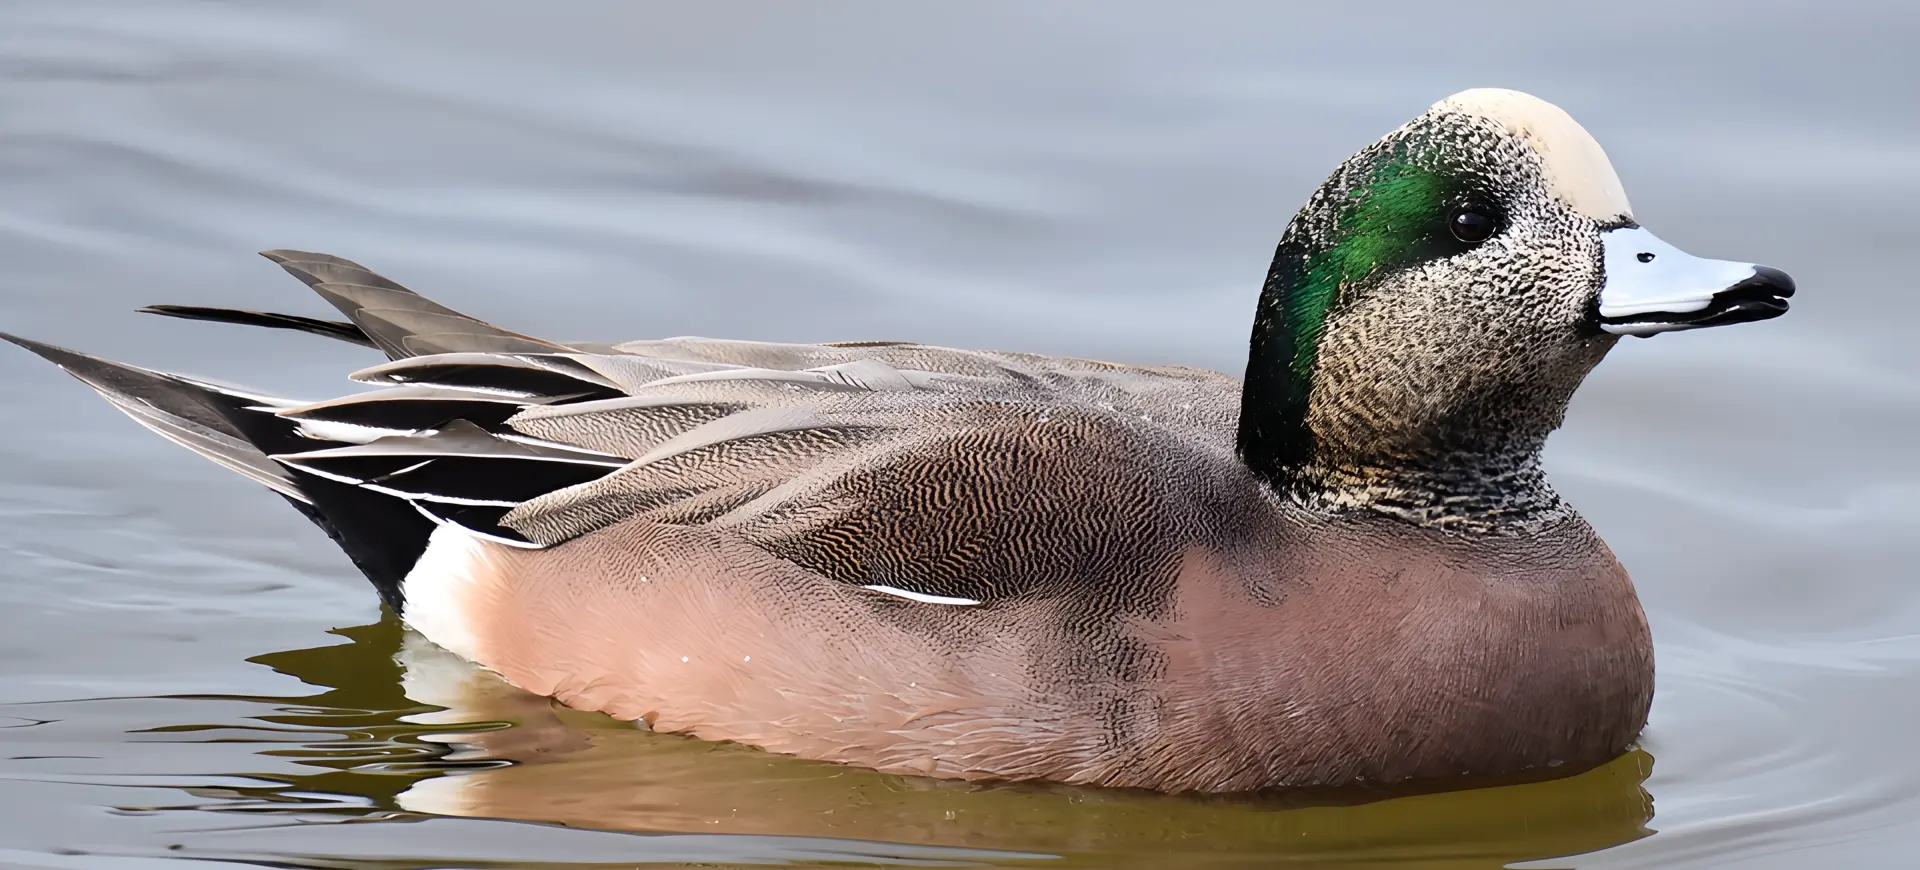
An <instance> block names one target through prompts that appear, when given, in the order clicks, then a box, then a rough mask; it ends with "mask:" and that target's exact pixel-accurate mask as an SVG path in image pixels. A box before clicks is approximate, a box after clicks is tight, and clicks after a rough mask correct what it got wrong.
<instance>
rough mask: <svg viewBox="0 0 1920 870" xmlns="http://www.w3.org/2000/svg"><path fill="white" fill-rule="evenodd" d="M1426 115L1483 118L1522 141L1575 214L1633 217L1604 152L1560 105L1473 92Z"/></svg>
mask: <svg viewBox="0 0 1920 870" xmlns="http://www.w3.org/2000/svg"><path fill="white" fill-rule="evenodd" d="M1427 111H1428V112H1430V113H1459V114H1463V115H1474V116H1477V117H1481V118H1485V119H1487V120H1489V121H1492V122H1494V123H1496V124H1499V125H1501V126H1503V127H1505V128H1506V129H1507V132H1509V133H1512V134H1513V135H1515V136H1519V137H1520V138H1522V139H1525V140H1527V142H1528V143H1529V144H1531V145H1532V146H1533V150H1534V152H1535V153H1537V154H1539V155H1540V161H1541V163H1542V164H1544V166H1545V173H1546V181H1547V188H1548V189H1549V190H1550V191H1551V192H1552V193H1553V195H1554V196H1555V197H1556V198H1558V199H1559V200H1560V201H1561V202H1563V203H1566V204H1567V206H1568V207H1569V208H1572V209H1573V210H1574V211H1577V212H1580V213H1581V214H1584V215H1586V216H1587V217H1590V218H1593V219H1594V220H1597V221H1601V222H1603V223H1606V222H1611V221H1616V220H1620V219H1623V218H1631V217H1632V216H1633V207H1632V206H1630V205H1628V204H1627V191H1626V188H1624V187H1622V186H1621V185H1620V176H1619V175H1618V174H1617V173H1615V172H1614V171H1613V162H1612V161H1610V160H1608V159H1607V152H1605V151H1603V150H1601V149H1600V143H1599V142H1595V141H1594V140H1593V136H1592V135H1591V134H1589V133H1588V132H1587V130H1586V128H1585V127H1582V126H1580V123H1579V122H1578V121H1575V120H1573V116H1572V115H1569V114H1567V113H1566V110H1564V109H1561V108H1560V107H1559V106H1556V105H1554V104H1552V103H1549V102H1547V101H1546V100H1543V99H1540V98H1539V97H1536V96H1533V95H1532V94H1523V93H1521V92H1519V91H1509V90H1506V89H1504V88H1475V89H1473V90H1470V91H1461V92H1460V93H1457V94H1454V95H1453V96H1451V97H1448V98H1446V99H1444V100H1441V101H1440V102H1438V103H1434V104H1433V108H1431V109H1428V110H1427Z"/></svg>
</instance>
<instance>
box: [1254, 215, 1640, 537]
mask: <svg viewBox="0 0 1920 870" xmlns="http://www.w3.org/2000/svg"><path fill="white" fill-rule="evenodd" d="M1295 236H1296V233H1294V232H1292V231H1290V232H1289V234H1288V238H1287V239H1285V240H1283V241H1282V243H1281V245H1280V249H1279V251H1277V252H1276V256H1275V258H1274V264H1273V268H1272V270H1271V271H1270V272H1269V274H1268V276H1267V282H1266V287H1265V289H1264V292H1263V293H1262V294H1261V300H1260V307H1259V309H1258V311H1257V312H1256V314H1255V318H1254V328H1253V337H1252V342H1251V347H1250V353H1249V357H1248V364H1247V374H1246V380H1245V382H1244V386H1243V394H1242V399H1241V411H1240V423H1239V438H1238V448H1239V453H1240V456H1241V459H1242V461H1244V462H1245V463H1246V465H1247V467H1248V468H1249V469H1251V470H1252V471H1253V472H1254V473H1255V474H1257V475H1258V476H1260V477H1261V478H1262V479H1264V480H1265V481H1266V482H1267V483H1268V484H1269V485H1270V486H1271V487H1272V489H1273V490H1274V491H1275V492H1276V493H1278V494H1280V495H1281V496H1283V497H1285V498H1287V499H1288V500H1290V501H1293V502H1295V503H1297V504H1300V505H1302V506H1305V507H1308V508H1310V509H1313V510H1317V511H1322V512H1336V511H1337V512H1346V511H1371V512H1374V513H1377V514H1384V515H1387V516H1390V517H1394V518H1396V519H1399V520H1402V521H1406V522H1410V523H1414V524H1417V525H1420V526H1427V527H1435V528H1446V529H1452V530H1458V531H1462V532H1469V533H1506V532H1514V533H1525V532H1526V531H1527V530H1529V529H1533V528H1538V527H1539V526H1541V525H1542V524H1545V523H1551V522H1555V521H1559V520H1562V519H1564V518H1565V517H1566V516H1567V515H1569V514H1570V513H1571V509H1570V508H1568V507H1567V505H1566V503H1565V502H1564V501H1563V500H1562V499H1561V498H1560V496H1559V495H1558V494H1557V493H1556V492H1554V490H1553V488H1552V487H1551V486H1550V485H1549V484H1548V483H1547V478H1546V474H1545V472H1544V470H1543V468H1542V465H1541V451H1542V449H1543V448H1544V447H1545V444H1546V439H1547V436H1548V435H1549V434H1550V433H1551V432H1552V431H1553V430H1554V429H1555V428H1557V427H1558V426H1559V424H1560V421H1561V419H1562V417H1563V416H1564V415H1565V413H1566V408H1567V404H1568V402H1569V401H1570V400H1571V399H1572V394H1573V390H1574V389H1575V388H1577V387H1578V385H1579V383H1580V380H1581V378H1582V377H1584V375H1585V372H1586V371H1587V370H1588V369H1590V368H1591V367H1592V365H1593V364H1594V363H1596V362H1598V360H1599V357H1600V355H1601V354H1603V353H1604V352H1605V348H1606V345H1605V344H1595V345H1594V346H1593V347H1592V348H1591V349H1590V351H1589V352H1586V353H1583V354H1573V355H1569V356H1566V357H1565V358H1564V359H1560V360H1554V361H1550V362H1543V363H1541V364H1540V365H1538V366H1536V367H1533V368H1530V369H1528V380H1527V381H1526V382H1525V383H1522V384H1517V385H1516V384H1512V383H1505V382H1499V381H1491V380H1476V379H1472V378H1466V379H1462V378H1459V377H1455V376H1453V374H1451V373H1453V372H1457V371H1463V370H1473V369H1474V368H1475V367H1474V366H1470V365H1460V366H1451V365H1449V364H1447V361H1435V360H1433V359H1431V358H1429V357H1430V352H1429V351H1427V350H1424V349H1423V348H1424V345H1423V344H1421V343H1420V342H1417V341H1411V340H1407V341H1395V340H1393V338H1394V337H1395V336H1397V335H1401V334H1405V333H1407V332H1409V331H1412V330H1415V329H1417V328H1418V327H1417V326H1405V327H1400V328H1397V329H1375V330H1371V331H1370V333H1369V334H1370V336H1371V341H1370V343H1367V344H1365V345H1364V347H1356V345H1357V343H1356V342H1353V341H1344V342H1335V341H1333V340H1332V339H1329V338H1328V337H1327V335H1326V333H1327V331H1328V326H1329V324H1328V323H1327V320H1328V318H1327V316H1326V311H1327V308H1328V307H1329V303H1330V302H1331V299H1332V295H1333V294H1332V290H1331V289H1330V288H1327V287H1325V286H1323V284H1324V282H1325V281H1326V280H1327V279H1326V277H1325V276H1324V275H1322V274H1321V272H1322V271H1323V270H1320V269H1317V268H1316V267H1315V266H1314V265H1313V263H1314V262H1315V257H1314V256H1313V255H1311V254H1309V253H1307V252H1305V251H1304V250H1303V249H1302V247H1301V245H1300V244H1299V243H1298V242H1297V241H1296V240H1295V238H1294V237H1295ZM1337 328H1338V327H1337V326H1336V329H1337ZM1468 328H1469V329H1471V328H1473V327H1472V326H1471V325H1470V326H1469V327H1468ZM1459 340H1460V341H1461V342H1463V343H1465V344H1469V345H1473V346H1485V347H1492V348H1501V347H1507V346H1511V345H1513V344H1514V343H1516V342H1519V341H1521V340H1522V339H1520V338H1514V337H1507V336H1501V335H1497V334H1485V335H1477V334H1468V333H1466V332H1463V333H1462V335H1461V336H1459ZM1330 342H1331V345H1330ZM1480 368H1486V369H1492V368H1494V367H1492V366H1481V367H1480Z"/></svg>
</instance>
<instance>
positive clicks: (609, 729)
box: [157, 618, 1653, 868]
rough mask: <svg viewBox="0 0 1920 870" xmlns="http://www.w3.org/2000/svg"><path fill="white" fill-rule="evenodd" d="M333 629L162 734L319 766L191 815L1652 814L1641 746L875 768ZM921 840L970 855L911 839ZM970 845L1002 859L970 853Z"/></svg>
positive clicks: (1190, 820) (1429, 819)
mask: <svg viewBox="0 0 1920 870" xmlns="http://www.w3.org/2000/svg"><path fill="white" fill-rule="evenodd" d="M338 633H340V634H342V635H345V636H346V637H348V638H350V639H351V640H352V641H353V642H352V643H349V644H345V645H338V646H327V647H320V648H314V649H298V650H289V651H285V652H277V653H271V654H268V655H263V656H260V657H258V658H256V659H254V661H256V662H258V663H261V664H264V665H267V666H270V667H272V668H274V669H275V670H278V671H281V672H283V673H287V674H290V675H293V676H295V677H298V678H299V679H301V680H303V681H305V682H307V683H309V684H312V685H314V686H316V687H321V688H322V689H323V691H321V692H319V693H318V694H314V695H311V696H308V697H303V698H297V699H287V698H281V699H252V700H254V701H257V702H263V703H270V704H272V705H273V706H274V707H275V709H276V712H274V713H272V714H270V715H265V716H259V717H256V718H257V719H258V720H260V722H261V724H252V725H248V726H235V725H224V726H192V727H174V728H163V729H157V730H159V731H164V732H168V733H172V734H174V735H175V737H176V739H202V740H220V741H231V740H236V739H243V740H255V741H266V742H267V743H268V744H269V745H270V746H271V747H272V748H263V749H261V750H259V751H260V753H261V754H266V755H273V756H278V757H282V758H289V759H295V760H297V761H298V764H299V766H300V767H301V768H302V769H310V770H312V771H313V772H311V773H304V774H297V775H292V776H277V777H274V779H273V781H274V782H277V783H279V784H278V785H265V786H262V787H259V788H228V789H222V790H217V791H210V790H207V789H198V790H196V791H197V792H198V793H200V794H201V795H202V796H204V797H209V798H214V799H215V800H214V801H213V803H214V804H216V805H224V806H223V807H216V806H208V805H205V804H202V805H200V806H198V807H196V808H197V809H214V808H224V809H229V810H244V811H250V812H262V811H268V812H271V811H273V810H274V809H275V808H276V807H282V808H285V809H287V810H294V811H298V812H300V813H301V814H303V815H306V814H311V813H313V812H314V811H315V810H316V809H324V810H326V811H328V812H331V813H335V814H341V815H348V816H353V817H358V818H365V819H368V820H373V819H379V818H393V817H401V818H415V817H422V816H452V817H468V818H493V819H509V820H519V821H529V822H545V823H556V824H561V825H565V826H568V827H570V828H593V829H600V830H604V831H627V832H647V833H668V832H672V833H695V834H704V835H719V836H720V838H722V839H727V838H733V839H737V841H738V842H739V843H740V844H741V845H743V846H745V845H746V844H747V843H748V842H749V841H752V842H753V843H754V848H751V849H743V850H742V851H743V853H754V854H761V853H763V852H764V850H765V843H766V841H765V839H764V838H765V837H767V836H778V837H800V838H810V839H808V840H806V841H804V842H809V843H812V845H811V846H810V847H809V848H810V849H812V850H814V851H813V852H812V853H811V855H812V857H813V858H814V859H818V858H819V857H820V853H819V852H818V849H819V845H818V841H817V840H815V839H811V838H835V839H839V840H846V841H851V842H846V843H842V844H840V845H841V846H842V848H839V849H836V850H835V851H836V854H834V856H833V860H838V861H886V862H889V863H891V862H894V861H899V860H902V859H909V860H916V861H920V860H956V859H957V860H961V861H965V862H968V863H973V862H979V861H983V860H984V861H987V862H988V863H996V864H1003V863H1004V864H1022V865H1025V864H1030V863H1031V862H1032V861H1033V860H1035V859H1037V858H1039V857H1042V856H1058V858H1057V859H1056V860H1055V861H1048V862H1047V863H1048V865H1049V866H1056V865H1057V864H1059V863H1061V862H1064V863H1065V865H1067V866H1085V865H1093V866H1103V867H1113V866H1138V867H1158V866H1162V865H1163V864H1164V862H1165V861H1166V859H1167V857H1168V856H1169V854H1178V855H1180V856H1182V858H1181V860H1182V862H1183V865H1186V866H1192V865H1196V864H1199V865H1205V866H1222V867H1225V866H1242V865H1248V866H1251V865H1263V864H1265V863H1267V862H1269V861H1271V860H1273V859H1276V858H1285V859H1290V860H1297V859H1314V858H1324V859H1337V860H1339V861H1341V863H1343V864H1349V865H1355V866H1372V865H1374V864H1393V865H1394V866H1417V867H1431V868H1494V867H1502V866H1506V865H1508V864H1511V863H1514V862H1519V861H1527V860H1534V859H1542V858H1551V857H1558V856H1564V855H1570V854H1577V853H1584V852H1590V851H1593V850H1597V849H1602V848H1606V847H1609V846H1613V845H1617V844H1620V843H1624V842H1628V841H1631V840H1635V839H1638V838H1640V837H1643V836H1646V835H1647V834H1649V833H1650V831H1649V829H1648V827H1647V823H1648V822H1649V820H1650V819H1651V818H1652V814H1653V806H1652V801H1651V799H1650V798H1649V797H1648V795H1647V793H1646V792H1645V791H1644V790H1643V789H1642V787H1641V784H1642V782H1643V781H1644V780H1645V779H1646V777H1647V775H1648V774H1649V773H1650V772H1651V769H1652V763H1653V759H1652V757H1651V756H1649V755H1647V754H1646V753H1645V752H1635V753H1632V754H1630V755H1628V756H1626V757H1623V758H1621V759H1618V760H1616V761H1614V762H1613V763H1610V764H1607V765H1605V766H1602V767H1600V768H1598V769H1595V770H1591V771H1587V772H1585V773H1581V774H1578V775H1575V776H1572V777H1567V778H1562V779H1557V780H1551V781H1545V782H1533V783H1525V784H1514V785H1505V786H1499V787H1488V788H1479V789H1473V790H1466V791H1453V792H1445V793H1430V794H1417V795H1408V796H1398V797H1391V798H1390V799H1386V798H1389V797H1390V796H1388V795H1384V794H1382V793H1378V792H1373V793H1354V792H1344V793H1333V794H1313V795H1297V794H1296V795H1284V796H1267V797H1261V798H1256V799H1249V798H1234V799H1218V798H1209V799H1198V798H1170V797H1165V796H1159V795H1151V794H1141V793H1124V792H1111V791H1098V790H1088V789H1078V788H1055V787H1024V786H1022V787H1011V786H980V785H975V784H968V783H956V782H944V781H933V780H922V779H915V778H903V777H896V776H887V775H882V774H878V773H873V772H870V771H864V770H858V769H853V768H847V767H841V766H838V765H831V764H824V763H819V762H810V761H803V760H798V759H792V758H786V757H782V756H775V755H769V754H767V753H763V752H760V751H757V750H753V749H748V748H744V747H738V746H730V745H719V744H710V743H705V742H702V741H696V740H690V739H685V738H680V737H674V736H669V735H657V734H652V733H649V732H646V731H643V730H639V729H636V728H634V727H632V726H630V725H628V724H626V723H621V722H617V721H614V720H611V719H608V718H607V717H605V716H601V715H598V714H589V713H581V712H578V711H573V710H568V709H566V708H563V707H558V706H556V705H554V704H552V703H550V702H549V701H548V700H546V699H544V698H540V697H536V696H532V695H529V694H527V693H524V692H521V691H519V690H517V689H514V688H512V687H511V686H508V685H506V684H505V683H503V682H501V681H500V680H498V679H497V678H495V677H493V676H491V675H490V674H487V673H485V672H482V671H479V670H477V669H474V668H472V667H470V666H467V665H466V664H464V663H462V662H460V661H458V660H457V659H454V658H453V657H452V656H450V655H449V654H447V653H445V652H443V651H441V650H439V649H438V648H436V647H433V646H432V645H431V644H428V643H426V642H425V641H424V640H421V639H419V638H418V637H417V636H415V635H412V634H411V633H408V632H404V631H403V630H402V629H401V628H400V627H399V625H398V624H397V622H395V621H394V620H392V619H391V618H389V619H387V620H384V621H382V622H379V623H375V624H372V625H365V626H359V627H356V628H350V629H344V630H341V631H340V632H338ZM188 735H196V736H195V737H189V736H188ZM296 735H297V736H296ZM289 737H292V739H291V740H289V739H288V738H289ZM290 744H291V745H290ZM263 782H264V780H263ZM309 817H310V816H309ZM795 842H796V843H797V842H803V841H795ZM894 844H898V845H894ZM924 846H932V847H956V848H959V849H966V850H969V851H967V852H964V853H961V852H955V853H951V854H943V853H941V852H939V851H938V850H935V851H932V852H914V851H913V850H912V849H911V847H924ZM903 847H906V848H904V849H903ZM980 849H991V850H996V851H997V852H999V854H994V853H987V852H979V851H972V850H980ZM909 853H911V855H910V854H909ZM783 857H787V858H794V859H798V860H802V861H805V860H808V859H807V857H805V856H802V855H799V854H790V855H786V856H783ZM738 860H747V855H746V854H742V855H741V856H740V857H739V858H738Z"/></svg>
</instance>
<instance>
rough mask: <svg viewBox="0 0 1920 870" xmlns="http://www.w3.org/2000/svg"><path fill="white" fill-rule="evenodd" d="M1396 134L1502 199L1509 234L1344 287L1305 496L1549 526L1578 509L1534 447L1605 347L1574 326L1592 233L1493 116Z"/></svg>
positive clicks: (1587, 277)
mask: <svg viewBox="0 0 1920 870" xmlns="http://www.w3.org/2000/svg"><path fill="white" fill-rule="evenodd" d="M1403 135H1404V136H1406V137H1407V142H1406V145H1405V153H1406V154H1407V155H1408V156H1409V157H1410V158H1411V159H1413V160H1415V161H1418V162H1423V163H1427V164H1428V165H1435V166H1444V167H1446V169H1445V171H1448V172H1453V173H1456V174H1459V175H1462V176H1467V177H1470V178H1472V179H1473V184H1474V186H1476V187H1483V188H1484V189H1486V190H1488V191H1492V192H1494V193H1496V194H1497V195H1498V197H1499V206H1500V208H1501V209H1502V210H1503V211H1504V212H1505V215H1506V223H1507V226H1506V228H1505V229H1504V230H1503V232H1502V233H1501V234H1500V235H1499V236H1497V237H1496V238H1495V239H1493V240H1491V241H1489V242H1488V243H1487V244H1485V245H1484V246H1482V247H1479V248H1476V249H1473V250H1472V251H1470V252H1468V253H1465V254H1462V255H1460V256H1456V257H1449V258H1445V259H1442V260H1436V261H1432V262H1427V263H1423V264H1420V265H1418V266H1416V267H1413V268H1410V269H1406V270H1403V271H1401V272H1399V273H1395V274H1386V275H1380V276H1377V277H1375V278H1373V279H1372V280H1369V281H1367V282H1364V283H1363V284H1361V285H1358V286H1355V287H1351V288H1343V293H1342V295H1341V297H1340V298H1339V299H1337V300H1336V301H1335V303H1334V305H1333V306H1332V307H1331V309H1330V310H1329V312H1328V316H1327V320H1326V324H1325V331H1324V333H1323V335H1322V336H1321V338H1320V347H1319V356H1318V359H1317V361H1316V367H1315V371H1314V375H1313V379H1312V380H1313V384H1314V388H1313V391H1312V394H1311V396H1310V398H1309V404H1308V414H1307V423H1308V426H1309V428H1310V429H1311V431H1312V432H1313V435H1314V440H1315V452H1314V456H1313V458H1312V460H1311V461H1310V463H1309V464H1308V468H1307V469H1305V470H1304V472H1303V475H1302V476H1303V478H1304V479H1305V480H1306V481H1307V482H1309V483H1310V484H1311V485H1310V486H1308V487H1305V488H1303V491H1304V493H1306V498H1307V499H1308V500H1310V501H1314V502H1316V503H1318V504H1320V505H1322V506H1325V507H1363V508H1368V509H1372V510H1375V511H1381V512H1386V513H1390V514H1394V515H1398V516H1402V517H1403V518H1407V519H1411V520H1414V521H1416V522H1419V523H1421V524H1437V525H1455V526H1460V527H1479V528H1492V527H1494V526H1496V525H1502V524H1507V521H1511V520H1516V519H1518V520H1522V521H1524V522H1522V523H1521V524H1520V525H1525V524H1526V523H1535V522H1549V521H1556V520H1557V519H1558V518H1560V517H1562V516H1563V515H1564V514H1566V513H1567V512H1569V511H1570V509H1569V508H1567V507H1566V505H1565V503H1564V502H1563V501H1562V500H1561V499H1560V498H1559V497H1558V495H1557V494H1555V493H1554V492H1553V491H1552V489H1551V488H1550V487H1549V486H1548V484H1547V482H1546V478H1545V475H1544V473H1543V472H1542V471H1541V470H1540V467H1539V461H1538V454H1539V451H1540V448H1541V446H1542V444H1543V443H1544V440H1545V438H1546V437H1547V435H1548V433H1550V432H1551V431H1552V430H1553V429H1555V428H1557V427H1558V426H1559V424H1560V421H1561V418H1562V416H1563V415H1564V413H1565V408H1566V404H1567V402H1568V401H1570V399H1571V396H1572V393H1573V391H1574V389H1575V388H1577V387H1578V386H1579V384H1580V382H1581V380H1582V379H1583V378H1584V377H1585V375H1586V373H1587V372H1588V371H1590V370H1591V369H1592V367H1593V366H1594V365H1595V364H1597V363H1598V362H1599V360H1600V358H1601V357H1602V356H1604V354H1605V352H1606V350H1607V349H1608V348H1609V347H1611V345H1612V342H1610V341H1604V340H1598V341H1597V340H1594V339H1593V337H1592V336H1589V335H1586V334H1584V333H1583V332H1582V330H1581V325H1582V323H1583V322H1584V319H1585V317H1586V313H1587V310H1588V308H1589V307H1590V305H1591V297H1592V294H1593V293H1594V292H1595V290H1596V288H1597V287H1598V286H1599V281H1600V277H1601V276H1600V273H1599V265H1598V263H1599V249H1598V242H1597V232H1598V227H1597V226H1596V225H1595V224H1594V223H1593V221H1592V220H1591V219H1589V218H1586V217H1584V216H1582V215H1579V214H1577V213H1574V212H1572V211H1571V210H1570V209H1568V208H1566V207H1565V206H1564V205H1562V204H1561V203H1559V202H1558V201H1556V200H1555V199H1553V198H1552V197H1551V196H1550V195H1549V194H1548V193H1547V192H1546V190H1545V189H1544V185H1543V182H1542V175H1541V171H1540V163H1539V158H1538V157H1537V156H1535V155H1534V154H1533V153H1532V152H1531V150H1530V149H1528V148H1527V146H1526V145H1525V144H1524V143H1523V142H1521V141H1519V140H1517V139H1515V138H1514V137H1512V136H1509V135H1505V134H1504V132H1503V131H1501V130H1499V129H1498V128H1497V127H1495V126H1494V125H1492V124H1490V123H1488V122H1486V121H1484V119H1477V118H1466V117H1460V118H1449V117H1442V118H1439V119H1434V120H1432V121H1430V122H1429V123H1425V124H1422V123H1416V124H1414V125H1409V127H1408V128H1407V129H1406V130H1405V131H1404V132H1403ZM1509 527H1512V528H1518V527H1520V526H1519V525H1511V524H1509Z"/></svg>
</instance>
